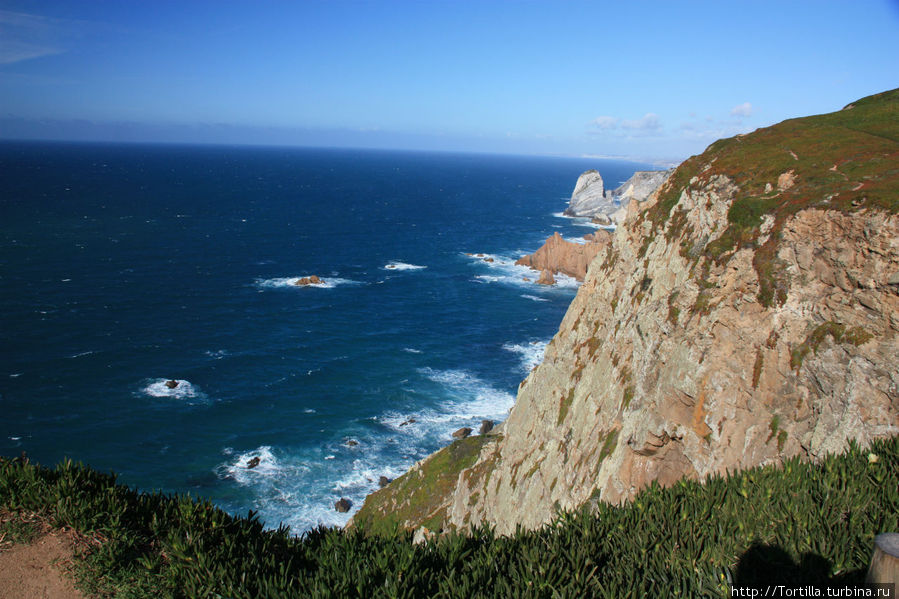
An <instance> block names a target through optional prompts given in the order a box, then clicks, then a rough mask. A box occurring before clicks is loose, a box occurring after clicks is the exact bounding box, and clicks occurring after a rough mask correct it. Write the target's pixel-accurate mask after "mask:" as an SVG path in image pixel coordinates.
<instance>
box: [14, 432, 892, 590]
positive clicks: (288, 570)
mask: <svg viewBox="0 0 899 599" xmlns="http://www.w3.org/2000/svg"><path fill="white" fill-rule="evenodd" d="M459 457H460V458H462V459H465V452H464V451H463V452H462V454H461V455H460V456H459ZM897 485H899V437H894V438H892V439H888V440H883V441H875V442H874V443H873V444H872V445H871V446H870V447H869V448H868V449H866V450H862V449H860V448H859V447H857V446H853V447H850V448H849V450H848V451H847V452H846V453H845V454H842V455H840V456H831V457H828V458H826V459H824V460H822V461H821V463H819V464H809V463H802V462H801V461H800V460H799V459H798V458H794V459H792V460H787V461H786V462H784V464H783V467H782V468H774V467H764V468H755V469H751V470H747V471H744V472H741V473H737V474H733V475H731V476H728V477H712V478H710V479H708V480H706V481H703V484H699V483H696V482H687V481H683V482H681V483H678V484H676V485H674V486H673V487H672V488H669V489H661V488H659V486H658V485H653V486H652V487H651V488H648V489H646V490H644V491H643V492H642V493H640V494H638V495H637V496H636V498H635V499H634V501H632V502H630V503H628V504H627V505H624V506H621V507H618V506H612V505H609V504H601V505H599V506H597V509H596V510H595V511H594V510H587V509H583V510H580V511H578V512H565V513H560V514H559V515H558V518H557V519H556V521H555V523H554V525H553V526H548V527H544V528H541V529H540V530H535V531H527V532H526V531H518V532H517V533H515V534H513V535H510V536H497V535H495V534H494V533H493V532H492V531H490V530H488V529H485V528H476V529H474V530H472V531H470V534H465V535H463V534H447V535H441V536H440V537H439V538H436V539H433V540H432V541H430V542H428V543H426V544H423V545H416V544H414V543H412V542H410V541H411V536H412V535H411V533H409V532H404V531H402V530H400V531H399V532H398V534H395V535H394V534H384V535H368V534H364V533H362V532H360V531H349V532H347V531H344V530H340V529H334V528H331V529H328V528H320V529H316V530H312V531H310V532H308V533H306V534H304V535H303V536H302V537H299V538H298V537H293V536H291V535H290V534H289V531H288V530H287V529H285V528H279V529H278V530H264V529H263V527H262V525H261V524H260V522H259V521H258V519H257V518H256V516H255V515H254V514H253V513H252V512H251V513H250V514H249V516H248V517H235V516H232V515H229V514H226V513H225V512H223V511H221V510H219V509H216V508H214V507H213V506H211V505H210V504H209V503H207V502H205V501H201V500H197V499H192V498H189V497H172V496H164V495H160V494H156V493H154V494H149V493H138V492H136V491H134V490H131V489H128V488H126V487H124V486H122V485H117V484H116V483H115V478H114V477H113V476H110V475H106V474H101V473H98V472H96V471H93V470H90V469H88V468H85V467H83V466H79V465H76V464H72V463H71V462H65V463H62V464H60V465H59V466H58V467H57V468H56V469H52V470H51V469H48V468H41V467H36V466H35V465H33V464H29V463H27V461H22V460H18V459H17V460H4V459H2V458H0V566H4V565H5V564H7V563H8V561H6V560H5V558H6V556H7V555H8V553H7V552H9V553H15V552H17V551H28V550H29V549H32V550H38V551H43V549H40V545H41V544H42V543H43V542H44V540H46V539H47V538H48V537H47V536H43V537H42V536H41V535H45V534H47V533H46V529H47V528H48V527H53V528H56V529H57V531H56V532H50V533H49V535H60V534H61V535H65V536H68V537H72V539H73V541H74V543H73V544H74V548H75V556H74V559H73V562H74V563H73V564H72V566H73V570H74V574H75V578H76V580H77V582H78V588H80V589H81V590H82V592H83V594H84V596H91V597H110V596H115V597H131V598H135V599H136V598H154V599H158V598H161V597H173V598H181V597H229V598H233V599H257V598H260V597H266V598H270V599H276V598H281V597H284V598H287V597H465V598H470V597H503V598H505V597H616V598H618V597H634V598H636V597H647V596H660V597H673V596H682V597H727V596H730V594H731V593H730V591H731V590H732V587H733V586H735V585H736V586H740V587H743V588H744V589H745V588H746V587H747V586H754V587H756V588H758V587H760V586H761V587H762V588H764V587H765V586H766V585H771V584H787V585H790V586H791V587H794V588H795V587H798V586H800V585H801V586H802V587H803V588H806V585H814V586H815V587H817V588H820V587H821V586H825V585H826V586H831V587H836V588H838V589H845V587H846V585H852V586H853V587H857V586H858V585H860V584H861V583H862V582H863V580H864V577H865V573H866V571H867V567H868V563H869V561H870V558H871V548H872V543H873V539H874V535H876V534H877V533H878V532H880V531H883V530H896V528H897V526H899V520H897V518H899V496H897V494H896V493H895V489H896V487H897ZM59 529H62V530H61V531H60V530H59ZM45 557H46V559H50V556H45ZM23 574H24V576H26V577H27V579H20V580H18V581H16V579H15V577H16V572H9V571H5V572H4V576H0V596H3V597H8V596H12V597H16V596H23V595H22V594H20V593H21V591H23V590H24V589H27V588H35V587H38V588H44V589H48V588H51V589H53V588H58V587H49V586H47V584H46V581H45V580H35V577H37V576H41V573H40V572H38V571H37V570H35V569H34V568H31V569H29V570H28V571H27V572H24V573H23ZM822 595H823V593H822ZM24 596H29V595H24ZM31 596H39V597H40V596H43V597H46V596H53V597H56V596H58V593H55V591H51V594H50V595H48V594H46V591H45V593H44V594H37V593H36V594H35V595H31Z"/></svg>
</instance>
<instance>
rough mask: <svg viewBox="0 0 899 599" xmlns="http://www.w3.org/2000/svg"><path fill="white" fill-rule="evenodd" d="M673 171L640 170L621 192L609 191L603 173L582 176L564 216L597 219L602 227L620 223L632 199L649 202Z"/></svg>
mask: <svg viewBox="0 0 899 599" xmlns="http://www.w3.org/2000/svg"><path fill="white" fill-rule="evenodd" d="M671 172H672V171H671V170H667V171H637V172H636V173H634V174H633V175H632V176H631V178H630V179H628V180H627V181H625V182H624V183H623V184H621V185H620V186H619V187H618V188H617V189H614V190H606V189H605V187H604V185H603V180H602V176H601V175H600V174H599V172H597V171H595V170H589V171H586V172H584V173H582V174H581V176H580V177H578V180H577V183H576V184H575V186H574V192H573V193H572V194H571V199H570V200H569V201H568V207H567V208H566V209H565V212H564V213H563V214H565V215H566V216H578V217H588V218H593V219H596V220H597V221H598V222H600V223H601V224H618V223H620V222H621V221H622V220H623V219H624V217H625V216H626V214H627V211H626V207H627V205H628V203H629V202H630V201H631V200H633V201H636V202H643V201H644V200H646V199H647V198H648V197H649V196H650V195H651V194H652V192H653V191H655V190H656V189H657V188H658V187H659V186H660V185H661V184H662V183H664V182H665V180H666V179H667V178H668V176H669V175H670V174H671Z"/></svg>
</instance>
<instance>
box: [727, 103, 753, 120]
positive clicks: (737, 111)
mask: <svg viewBox="0 0 899 599" xmlns="http://www.w3.org/2000/svg"><path fill="white" fill-rule="evenodd" d="M730 115H731V116H736V117H744V116H751V115H752V104H750V103H749V102H743V103H742V104H739V105H737V106H734V107H733V108H732V109H731V111H730Z"/></svg>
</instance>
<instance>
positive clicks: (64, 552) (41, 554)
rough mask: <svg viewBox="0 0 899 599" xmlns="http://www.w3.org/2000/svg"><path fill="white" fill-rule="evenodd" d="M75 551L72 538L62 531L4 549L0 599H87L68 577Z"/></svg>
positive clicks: (0, 553) (1, 557)
mask: <svg viewBox="0 0 899 599" xmlns="http://www.w3.org/2000/svg"><path fill="white" fill-rule="evenodd" d="M72 551H73V541H72V535H71V534H69V533H66V532H63V531H60V530H53V531H50V532H47V533H45V534H44V535H42V536H40V537H38V538H36V539H34V540H33V541H31V542H30V543H26V544H23V545H12V546H10V547H7V548H4V550H3V551H0V597H2V598H3V599H84V595H82V594H81V593H80V592H79V591H78V590H76V589H75V584H74V583H73V582H72V578H71V576H70V575H69V574H68V567H69V564H70V563H71V560H72Z"/></svg>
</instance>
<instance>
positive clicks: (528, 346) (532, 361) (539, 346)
mask: <svg viewBox="0 0 899 599" xmlns="http://www.w3.org/2000/svg"><path fill="white" fill-rule="evenodd" d="M547 345H549V340H547V341H531V342H530V343H514V344H513V343H506V344H505V345H503V349H504V350H506V351H509V352H512V353H516V354H518V355H519V357H520V358H521V369H522V370H523V371H524V372H525V373H529V372H530V371H531V370H533V369H534V367H535V366H537V365H538V364H540V362H542V361H543V354H545V353H546V346H547Z"/></svg>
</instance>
